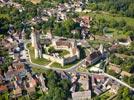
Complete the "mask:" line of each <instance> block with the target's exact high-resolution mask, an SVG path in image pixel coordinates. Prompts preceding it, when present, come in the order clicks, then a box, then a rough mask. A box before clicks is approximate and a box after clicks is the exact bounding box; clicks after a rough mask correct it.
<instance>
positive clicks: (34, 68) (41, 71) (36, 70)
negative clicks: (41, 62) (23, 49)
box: [32, 66, 48, 73]
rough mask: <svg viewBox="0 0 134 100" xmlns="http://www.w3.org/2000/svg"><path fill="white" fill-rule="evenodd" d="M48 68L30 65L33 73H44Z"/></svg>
mask: <svg viewBox="0 0 134 100" xmlns="http://www.w3.org/2000/svg"><path fill="white" fill-rule="evenodd" d="M47 70H48V69H45V68H42V67H36V66H33V67H32V71H33V72H35V73H45V72H46V71H47Z"/></svg>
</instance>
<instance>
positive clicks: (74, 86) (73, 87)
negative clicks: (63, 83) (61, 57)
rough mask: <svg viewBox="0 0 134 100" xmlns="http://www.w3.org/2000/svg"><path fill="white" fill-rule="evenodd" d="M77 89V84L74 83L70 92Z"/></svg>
mask: <svg viewBox="0 0 134 100" xmlns="http://www.w3.org/2000/svg"><path fill="white" fill-rule="evenodd" d="M75 90H76V84H75V83H73V85H72V87H71V88H70V92H75Z"/></svg>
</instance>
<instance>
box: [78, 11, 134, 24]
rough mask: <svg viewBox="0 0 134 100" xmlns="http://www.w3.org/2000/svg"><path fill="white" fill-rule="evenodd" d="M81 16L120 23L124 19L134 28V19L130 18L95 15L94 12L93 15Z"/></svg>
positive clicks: (102, 14) (103, 14)
mask: <svg viewBox="0 0 134 100" xmlns="http://www.w3.org/2000/svg"><path fill="white" fill-rule="evenodd" d="M80 15H89V16H91V17H96V18H98V19H100V18H104V19H106V20H107V21H110V20H113V19H114V20H116V21H120V20H122V19H124V20H125V21H126V23H127V24H128V25H130V26H134V19H133V18H130V17H122V16H115V15H112V14H105V13H93V12H91V13H80Z"/></svg>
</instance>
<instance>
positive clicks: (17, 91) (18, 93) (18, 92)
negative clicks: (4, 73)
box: [12, 81, 22, 98]
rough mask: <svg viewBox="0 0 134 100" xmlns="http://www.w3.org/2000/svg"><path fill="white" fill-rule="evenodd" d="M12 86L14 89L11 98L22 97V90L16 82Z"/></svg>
mask: <svg viewBox="0 0 134 100" xmlns="http://www.w3.org/2000/svg"><path fill="white" fill-rule="evenodd" d="M13 85H14V89H13V91H12V94H13V98H16V97H19V96H22V89H21V87H20V85H19V84H18V83H17V81H14V82H13Z"/></svg>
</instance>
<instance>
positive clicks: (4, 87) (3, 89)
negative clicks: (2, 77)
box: [0, 85, 8, 94]
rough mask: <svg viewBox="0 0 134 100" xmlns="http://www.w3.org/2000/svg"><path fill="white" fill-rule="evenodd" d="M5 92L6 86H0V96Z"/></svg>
mask: <svg viewBox="0 0 134 100" xmlns="http://www.w3.org/2000/svg"><path fill="white" fill-rule="evenodd" d="M7 90H8V89H7V87H6V86H4V85H0V94H1V93H3V92H5V91H7Z"/></svg>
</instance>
